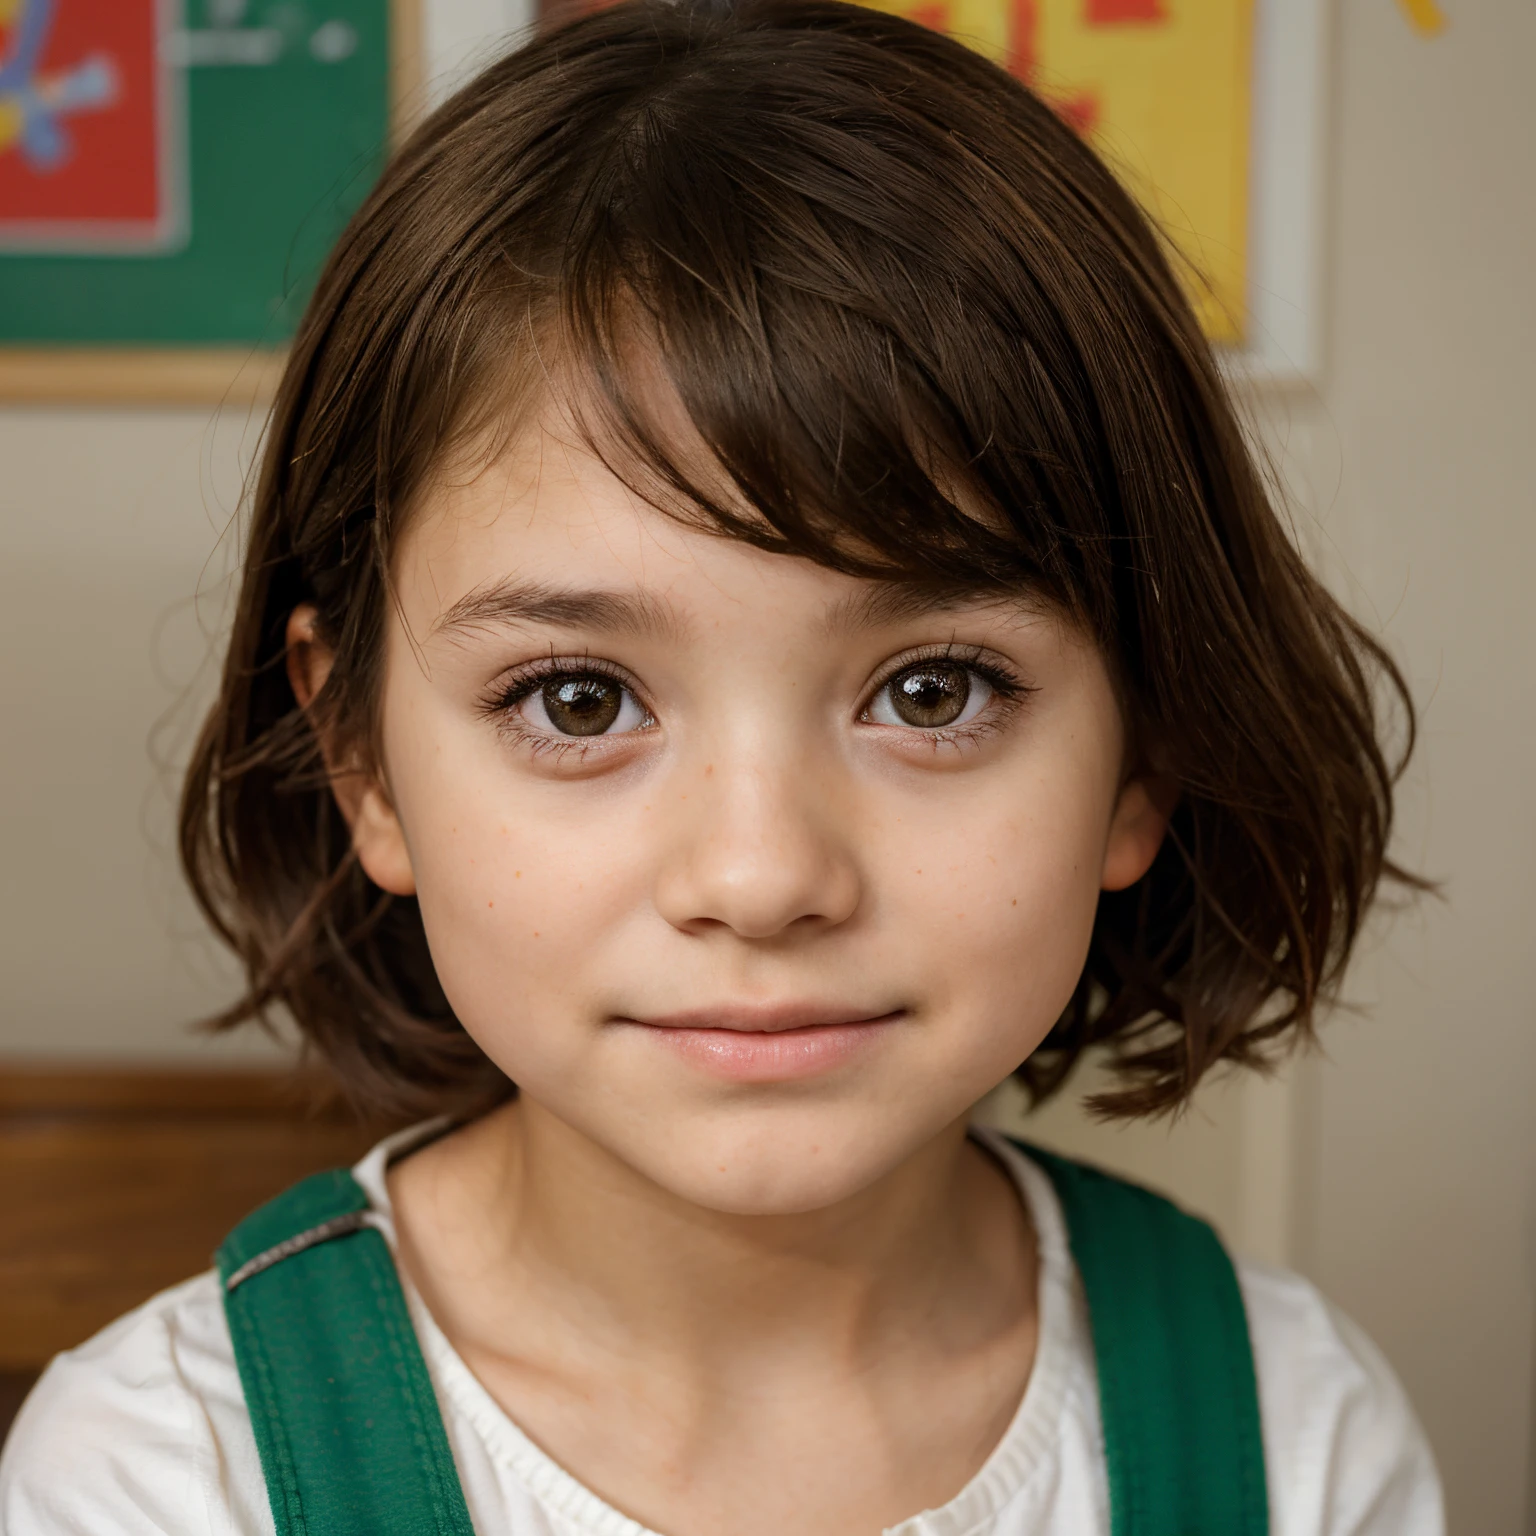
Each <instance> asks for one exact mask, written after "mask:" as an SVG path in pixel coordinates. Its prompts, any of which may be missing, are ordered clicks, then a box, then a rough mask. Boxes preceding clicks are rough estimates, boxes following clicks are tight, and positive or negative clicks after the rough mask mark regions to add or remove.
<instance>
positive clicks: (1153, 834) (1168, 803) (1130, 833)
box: [1099, 775, 1179, 891]
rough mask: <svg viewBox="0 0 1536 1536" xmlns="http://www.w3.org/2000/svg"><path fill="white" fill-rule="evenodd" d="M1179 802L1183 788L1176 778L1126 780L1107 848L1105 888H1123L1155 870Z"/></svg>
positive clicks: (1104, 875) (1102, 879) (1118, 889)
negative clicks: (1155, 861) (1153, 862)
mask: <svg viewBox="0 0 1536 1536" xmlns="http://www.w3.org/2000/svg"><path fill="white" fill-rule="evenodd" d="M1178 803H1179V788H1178V785H1177V784H1176V783H1175V782H1174V781H1173V780H1172V779H1169V778H1163V777H1160V776H1158V775H1147V776H1145V777H1140V778H1134V779H1129V780H1127V781H1126V783H1125V785H1124V787H1123V788H1122V789H1121V791H1120V798H1119V800H1117V801H1116V802H1115V814H1114V816H1113V817H1112V818H1111V820H1110V824H1109V838H1108V840H1107V842H1106V843H1105V847H1104V869H1103V873H1102V874H1101V875H1100V877H1099V885H1100V887H1101V888H1102V889H1103V890H1106V891H1123V890H1125V889H1126V888H1127V887H1128V886H1132V885H1135V883H1136V882H1137V881H1138V880H1140V879H1141V877H1142V876H1143V875H1144V874H1146V872H1147V871H1148V870H1149V869H1151V867H1152V861H1153V859H1155V858H1156V857H1157V850H1158V849H1159V848H1161V847H1162V846H1163V836H1164V834H1165V833H1166V832H1167V830H1168V818H1169V817H1170V816H1172V815H1173V808H1174V807H1175V806H1176V805H1177V804H1178Z"/></svg>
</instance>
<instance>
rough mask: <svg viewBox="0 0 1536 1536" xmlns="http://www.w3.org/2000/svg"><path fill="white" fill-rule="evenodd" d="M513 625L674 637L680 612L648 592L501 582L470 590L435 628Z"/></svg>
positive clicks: (448, 631)
mask: <svg viewBox="0 0 1536 1536" xmlns="http://www.w3.org/2000/svg"><path fill="white" fill-rule="evenodd" d="M509 624H557V625H560V626H562V627H563V628H567V629H593V630H598V631H601V632H603V633H606V634H643V635H655V636H676V635H678V634H679V633H680V631H681V629H682V626H681V624H680V623H679V622H678V618H677V615H676V613H674V612H673V610H672V609H671V608H670V607H669V606H668V605H667V604H666V603H664V602H662V601H661V599H660V598H657V597H654V596H653V595H652V594H650V593H648V592H604V591H600V590H591V589H585V588H580V587H551V586H547V585H545V584H544V583H542V582H511V581H498V582H495V583H493V584H492V585H490V586H487V587H478V588H476V589H475V590H474V591H473V592H467V593H465V595H464V596H463V597H461V598H460V599H459V600H458V601H457V602H456V603H454V604H453V606H452V607H450V608H449V609H448V611H447V612H446V613H444V614H443V616H442V617H441V618H440V619H438V621H437V622H436V623H435V624H434V625H433V626H432V633H433V634H446V635H449V636H452V635H455V634H463V633H466V632H468V631H471V630H477V629H494V628H498V627H500V626H502V625H509Z"/></svg>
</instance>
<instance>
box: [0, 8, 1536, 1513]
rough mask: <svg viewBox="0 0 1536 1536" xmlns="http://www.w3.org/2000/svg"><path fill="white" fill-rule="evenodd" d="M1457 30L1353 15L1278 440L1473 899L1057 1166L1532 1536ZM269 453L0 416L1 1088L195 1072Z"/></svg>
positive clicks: (1532, 51) (1528, 637)
mask: <svg viewBox="0 0 1536 1536" xmlns="http://www.w3.org/2000/svg"><path fill="white" fill-rule="evenodd" d="M1282 3H1283V0H1282ZM1443 4H1444V6H1445V8H1446V9H1447V10H1448V12H1449V13H1450V17H1451V25H1450V27H1449V29H1448V30H1447V31H1446V32H1445V33H1444V34H1443V35H1442V36H1440V37H1439V38H1437V39H1434V40H1432V41H1429V40H1424V39H1421V38H1419V37H1416V36H1415V35H1414V34H1412V33H1411V32H1410V31H1409V29H1408V27H1407V25H1406V23H1405V21H1404V18H1403V15H1402V12H1401V10H1400V9H1399V7H1397V6H1396V5H1394V4H1393V3H1391V0H1348V4H1344V5H1340V6H1339V7H1338V13H1337V16H1336V23H1335V35H1334V47H1333V50H1332V71H1331V97H1332V101H1333V115H1332V121H1331V125H1330V138H1329V142H1330V156H1329V164H1330V176H1331V195H1330V204H1331V206H1330V214H1329V221H1328V227H1329V235H1328V250H1327V259H1326V268H1327V273H1328V292H1329V299H1328V305H1327V313H1326V315H1325V317H1324V320H1325V326H1324V331H1325V335H1326V358H1327V361H1326V367H1325V371H1324V373H1323V375H1322V377H1321V379H1320V386H1319V389H1318V391H1317V392H1316V393H1315V394H1292V395H1290V396H1287V397H1284V398H1278V399H1277V398H1270V399H1268V400H1267V401H1266V402H1264V405H1263V410H1264V413H1265V417H1266V421H1267V423H1268V430H1269V433H1270V435H1271V438H1272V440H1273V441H1274V442H1275V443H1276V444H1277V445H1278V446H1279V448H1280V450H1281V451H1282V454H1283V457H1284V460H1285V466H1286V470H1287V473H1288V474H1289V476H1290V477H1291V479H1292V481H1293V483H1294V485H1295V487H1296V490H1297V493H1298V496H1299V499H1300V501H1301V504H1302V505H1301V512H1302V528H1303V535H1304V537H1305V538H1306V540H1307V542H1308V544H1309V546H1310V547H1312V548H1313V549H1314V551H1315V552H1316V553H1317V555H1318V557H1319V558H1320V559H1321V560H1322V562H1323V563H1324V564H1325V565H1326V566H1327V567H1328V568H1329V570H1330V571H1331V572H1332V573H1333V574H1334V576H1335V577H1336V578H1337V579H1338V580H1339V581H1340V583H1341V585H1342V586H1343V587H1344V588H1345V589H1346V590H1348V591H1349V593H1350V596H1351V601H1352V602H1353V603H1354V604H1355V606H1356V608H1357V611H1359V612H1361V613H1362V614H1363V615H1365V616H1367V617H1368V618H1370V619H1371V621H1372V622H1374V623H1377V624H1378V625H1379V626H1380V627H1381V628H1382V629H1383V630H1384V632H1385V633H1386V634H1387V636H1388V637H1389V639H1390V640H1391V643H1392V644H1393V646H1394V647H1395V649H1396V651H1397V654H1398V655H1399V656H1400V657H1401V659H1402V661H1403V663H1404V665H1405V667H1406V669H1407V671H1408V674H1409V676H1410V678H1411V680H1412V682H1413V685H1414V687H1415V690H1416V692H1417V694H1418V696H1419V698H1420V700H1421V701H1422V703H1423V706H1424V736H1423V742H1422V748H1421V753H1420V756H1419V759H1418V763H1417V765H1416V767H1415V769H1414V771H1413V774H1412V777H1411V780H1410V783H1409V786H1408V793H1407V800H1406V805H1405V814H1404V825H1403V830H1402V837H1401V841H1400V847H1401V851H1402V855H1403V857H1404V858H1406V859H1408V860H1409V861H1410V862H1412V863H1414V864H1415V865H1416V866H1417V867H1420V868H1423V869H1426V870H1428V871H1430V872H1432V873H1434V874H1436V875H1441V876H1444V877H1445V878H1446V881H1447V886H1446V899H1445V901H1444V902H1443V903H1437V902H1427V903H1422V904H1420V905H1419V906H1418V907H1417V908H1416V909H1414V910H1413V911H1411V912H1410V913H1408V914H1407V915H1406V916H1403V917H1401V918H1399V919H1398V920H1397V921H1396V922H1395V923H1394V924H1382V925H1380V931H1379V932H1378V934H1377V935H1376V936H1375V937H1374V938H1373V941H1372V943H1371V945H1370V946H1369V947H1368V949H1367V952H1366V953H1364V954H1363V955H1362V957H1361V960H1360V962H1359V964H1358V965H1357V966H1356V968H1355V971H1354V973H1353V982H1352V997H1353V998H1354V1000H1355V1001H1356V1002H1357V1003H1359V1004H1360V1005H1361V1008H1360V1010H1359V1011H1358V1012H1356V1013H1353V1014H1350V1015H1347V1016H1343V1017H1340V1018H1337V1019H1335V1020H1334V1021H1332V1023H1331V1024H1330V1025H1329V1028H1328V1030H1327V1057H1326V1059H1322V1060H1316V1061H1313V1062H1310V1063H1307V1064H1306V1065H1305V1066H1304V1067H1303V1068H1302V1069H1300V1070H1298V1071H1294V1072H1292V1073H1290V1074H1288V1076H1287V1077H1286V1079H1285V1080H1284V1081H1282V1082H1281V1083H1280V1084H1278V1085H1270V1086H1265V1085H1256V1086H1242V1085H1227V1086H1225V1087H1222V1086H1218V1087H1217V1088H1215V1089H1213V1090H1212V1091H1211V1092H1210V1093H1208V1094H1206V1095H1204V1096H1203V1097H1202V1099H1201V1101H1200V1103H1199V1104H1198V1105H1197V1107H1196V1110H1195V1111H1194V1113H1192V1114H1191V1115H1190V1116H1189V1117H1188V1118H1187V1119H1186V1120H1185V1121H1184V1122H1182V1123H1181V1124H1180V1125H1179V1126H1178V1127H1176V1128H1174V1129H1173V1130H1172V1131H1170V1130H1168V1129H1167V1128H1164V1127H1136V1128H1132V1129H1129V1130H1122V1131H1113V1132H1107V1131H1104V1130H1102V1129H1098V1128H1094V1127H1092V1126H1089V1125H1088V1124H1087V1123H1086V1122H1084V1121H1083V1120H1082V1118H1081V1117H1080V1116H1078V1115H1076V1114H1075V1112H1074V1111H1073V1109H1072V1107H1071V1106H1070V1105H1061V1106H1056V1107H1053V1108H1052V1109H1051V1110H1050V1111H1049V1112H1048V1113H1047V1114H1046V1115H1045V1116H1044V1117H1042V1118H1041V1119H1039V1120H1038V1121H1037V1122H1036V1123H1035V1126H1034V1133H1035V1134H1037V1135H1039V1136H1041V1137H1042V1139H1046V1140H1050V1141H1053V1142H1055V1143H1056V1144H1058V1145H1063V1146H1066V1147H1069V1148H1072V1149H1075V1150H1079V1151H1083V1152H1087V1153H1089V1154H1091V1155H1094V1156H1097V1157H1100V1158H1102V1159H1103V1160H1105V1161H1107V1162H1109V1163H1112V1164H1114V1165H1115V1166H1119V1167H1123V1168H1128V1169H1131V1170H1134V1171H1137V1172H1139V1173H1140V1174H1141V1175H1142V1176H1143V1177H1144V1178H1146V1179H1148V1181H1149V1182H1153V1183H1158V1184H1161V1185H1163V1186H1164V1187H1168V1188H1171V1189H1174V1190H1177V1191H1179V1192H1180V1193H1181V1194H1182V1195H1183V1196H1184V1197H1185V1198H1186V1199H1187V1200H1188V1201H1189V1202H1190V1203H1191V1204H1192V1205H1194V1206H1195V1207H1196V1208H1198V1209H1201V1210H1204V1211H1207V1212H1209V1213H1210V1214H1212V1215H1213V1216H1215V1217H1216V1218H1217V1219H1218V1220H1219V1221H1220V1222H1221V1224H1222V1226H1223V1228H1224V1230H1225V1231H1227V1232H1228V1234H1229V1235H1230V1236H1231V1238H1232V1240H1233V1241H1234V1243H1235V1244H1236V1245H1237V1246H1239V1247H1241V1248H1243V1249H1245V1250H1247V1251H1249V1252H1251V1253H1254V1254H1256V1255H1258V1256H1262V1257H1271V1258H1282V1259H1287V1260H1288V1261H1289V1262H1291V1263H1293V1264H1295V1265H1297V1266H1299V1267H1300V1268H1302V1269H1303V1270H1304V1271H1305V1272H1307V1273H1308V1274H1310V1275H1312V1276H1313V1277H1314V1278H1315V1279H1317V1280H1318V1281H1319V1283H1321V1284H1322V1285H1323V1286H1324V1287H1325V1288H1326V1289H1327V1290H1328V1291H1329V1293H1330V1294H1331V1295H1333V1296H1334V1297H1335V1298H1336V1299H1337V1300H1338V1301H1339V1302H1341V1303H1342V1304H1343V1305H1344V1306H1345V1307H1346V1308H1347V1309H1349V1310H1350V1311H1351V1312H1352V1313H1354V1314H1355V1316H1357V1317H1358V1318H1359V1319H1360V1320H1361V1321H1362V1322H1363V1323H1364V1324H1365V1326H1366V1327H1367V1328H1368V1329H1369V1330H1370V1332H1371V1333H1373V1334H1374V1335H1375V1337H1376V1338H1377V1339H1378V1340H1379V1341H1380V1343H1381V1344H1382V1345H1383V1347H1384V1348H1385V1349H1386V1351H1387V1353H1388V1354H1389V1355H1390V1357H1391V1358H1392V1360H1393V1361H1394V1363H1395V1364H1396V1366H1397V1368H1398V1369H1399V1371H1400V1372H1401V1373H1402V1375H1403V1377H1404V1379H1405V1381H1406V1382H1407V1384H1408V1386H1409V1388H1410V1391H1411V1392H1412V1394H1413V1396H1414V1398H1415V1400H1416V1402H1417V1403H1418V1406H1419V1409H1420V1412H1421V1414H1422V1415H1423V1417H1424V1419H1425V1421H1426V1423H1427V1425H1428V1427H1429V1430H1430V1434H1431V1437H1432V1439H1433V1441H1434V1444H1435V1447H1436V1450H1437V1453H1438V1455H1439V1457H1440V1460H1441V1463H1442V1466H1443V1469H1444V1472H1445V1475H1446V1480H1447V1484H1448V1487H1449V1492H1450V1501H1451V1510H1452V1518H1453V1527H1452V1528H1453V1532H1455V1533H1457V1536H1463V1533H1464V1536H1536V1510H1532V1509H1530V1507H1529V1505H1528V1499H1529V1492H1528V1489H1527V1472H1526V1464H1527V1461H1528V1459H1529V1455H1530V1451H1531V1448H1532V1445H1533V1441H1536V1430H1533V1418H1532V1405H1533V1395H1536V1369H1533V1356H1536V1337H1533V1335H1536V1113H1533V1111H1532V1105H1533V1102H1536V1002H1533V998H1536V978H1533V976H1532V974H1531V973H1532V969H1533V961H1532V959H1531V956H1532V954H1533V953H1536V946H1533V945H1532V944H1531V941H1530V939H1529V937H1528V932H1527V930H1528V928H1529V926H1530V924H1531V921H1532V918H1533V915H1536V903H1533V900H1532V895H1533V891H1532V885H1533V875H1532V870H1533V867H1536V813H1533V809H1532V794H1531V791H1530V790H1529V788H1528V785H1529V783H1530V781H1531V778H1532V775H1533V766H1532V759H1533V756H1536V719H1533V709H1532V689H1533V684H1532V676H1533V670H1536V605H1533V604H1532V601H1531V599H1530V597H1529V595H1528V589H1529V587H1530V584H1531V580H1532V572H1533V570H1536V470H1533V467H1532V466H1533V453H1532V448H1531V446H1530V444H1531V440H1532V437H1533V432H1532V428H1531V425H1530V417H1531V413H1532V410H1533V407H1536V294H1533V292H1532V282H1533V278H1536V198H1533V187H1536V174H1533V164H1532V160H1533V153H1536V89H1533V88H1532V87H1531V84H1530V78H1529V74H1530V70H1531V68H1532V61H1533V60H1536V7H1533V6H1532V5H1531V4H1530V0H1443ZM251 441H252V429H251V427H250V424H249V423H248V422H247V421H246V420H245V419H244V417H243V416H242V415H241V414H240V413H238V412H237V413H234V414H233V415H232V416H230V417H228V418H226V419H223V420H221V421H220V422H219V424H218V425H217V426H216V427H211V426H210V425H209V424H208V421H207V416H206V413H198V412H187V413H158V414H151V413H129V412H111V411H101V412H90V413H80V414H72V413H67V412H62V411H57V410H53V411H18V410H10V411H3V412H0V655H3V657H4V660H5V666H4V672H3V677H4V683H3V690H4V691H3V703H4V720H5V728H4V734H3V740H0V837H3V849H0V852H3V857H0V1051H24V1052H29V1053H44V1052H46V1053H64V1052H72V1053H77V1054H103V1053H112V1054H136V1055H146V1054H155V1055H164V1054H175V1053H186V1052H189V1051H191V1052H198V1051H202V1050H206V1049H207V1047H206V1046H202V1045H199V1044H197V1043H196V1042H194V1041H193V1040H191V1038H190V1037H189V1036H188V1035H187V1033H186V1031H185V1021H186V1020H187V1019H188V1018H190V1017H191V1016H192V1015H194V1014H195V1013H197V1012H198V1011H199V1010H201V1009H205V1008H207V1007H209V1006H211V1005H213V1004H214V1003H216V1002H217V1001H219V1000H220V999H222V998H223V997H224V996H225V995H226V993H227V988H228V985H229V981H228V973H227V969H225V968H222V967H221V966H220V964H219V963H218V961H217V959H216V957H215V955H214V953H213V951H212V949H211V947H210V946H209V945H208V944H207V942H206V941H205V940H203V939H202V938H201V937H200V936H199V930H198V927H197V924H196V921H195V919H194V917H193V916H192V914H191V912H190V909H189V907H188V904H187V902H186V900H185V898H184V897H183V896H182V895H181V894H180V893H179V890H178V887H177V884H176V879H175V874H174V867H173V860H172V859H171V855H170V844H169V807H170V795H171V791H170V787H169V785H168V783H167V781H166V779H165V776H164V775H163V774H162V773H161V772H160V771H159V770H158V769H157V768H156V767H155V754H156V753H159V754H160V756H161V757H162V758H164V759H166V760H169V759H173V758H174V757H175V756H176V751H177V749H178V746H179V745H184V743H185V740H186V736H187V732H188V729H189V727H190V721H191V712H190V711H188V710H185V709H184V710H183V711H182V713H181V714H180V716H177V717H174V718H173V720H172V723H171V725H170V726H169V727H168V728H166V729H164V730H162V731H158V732H157V722H159V721H161V720H162V719H163V718H164V717H165V715H166V712H167V711H168V710H170V709H171V708H172V706H173V705H175V704H176V702H177V700H178V698H181V697H182V696H183V695H184V694H185V692H186V690H187V689H188V688H189V687H190V686H191V685H192V684H193V683H194V682H195V679H196V676H197V672H198V667H199V664H200V662H201V661H202V658H203V656H204V653H205V650H206V646H205V643H204V638H203V633H202V630H201V629H200V627H199V622H198V618H197V615H196V614H195V613H194V611H193V610H192V608H191V606H190V598H191V596H192V594H193V593H195V592H197V591H198V590H200V589H201V590H203V591H204V592H205V593H206V594H207V601H206V604H205V614H204V617H205V619H210V620H211V621H212V622H216V619H217V614H218V612H219V607H220V601H221V590H222V589H221V587H220V581H219V578H220V576H221V574H222V572H223V570H224V565H223V563H222V561H223V554H222V553H221V552H219V551H217V549H216V545H217V540H218V536H219V535H220V533H221V532H222V531H223V529H224V525H225V522H226V520H227V518H228V516H229V513H230V510H231V509H232V507H233V506H234V504H235V500H236V497H237V495H238V491H239V485H240V479H241V465H242V463H243V462H244V456H246V455H248V453H249V449H250V447H251ZM210 559H211V560H212V565H211V566H209V565H208V564H207V562H209V561H210ZM997 1112H998V1113H1000V1114H1003V1115H1004V1116H1006V1115H1007V1114H1008V1113H1009V1109H1008V1106H1007V1105H1006V1104H1002V1105H1000V1106H998V1108H997Z"/></svg>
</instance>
